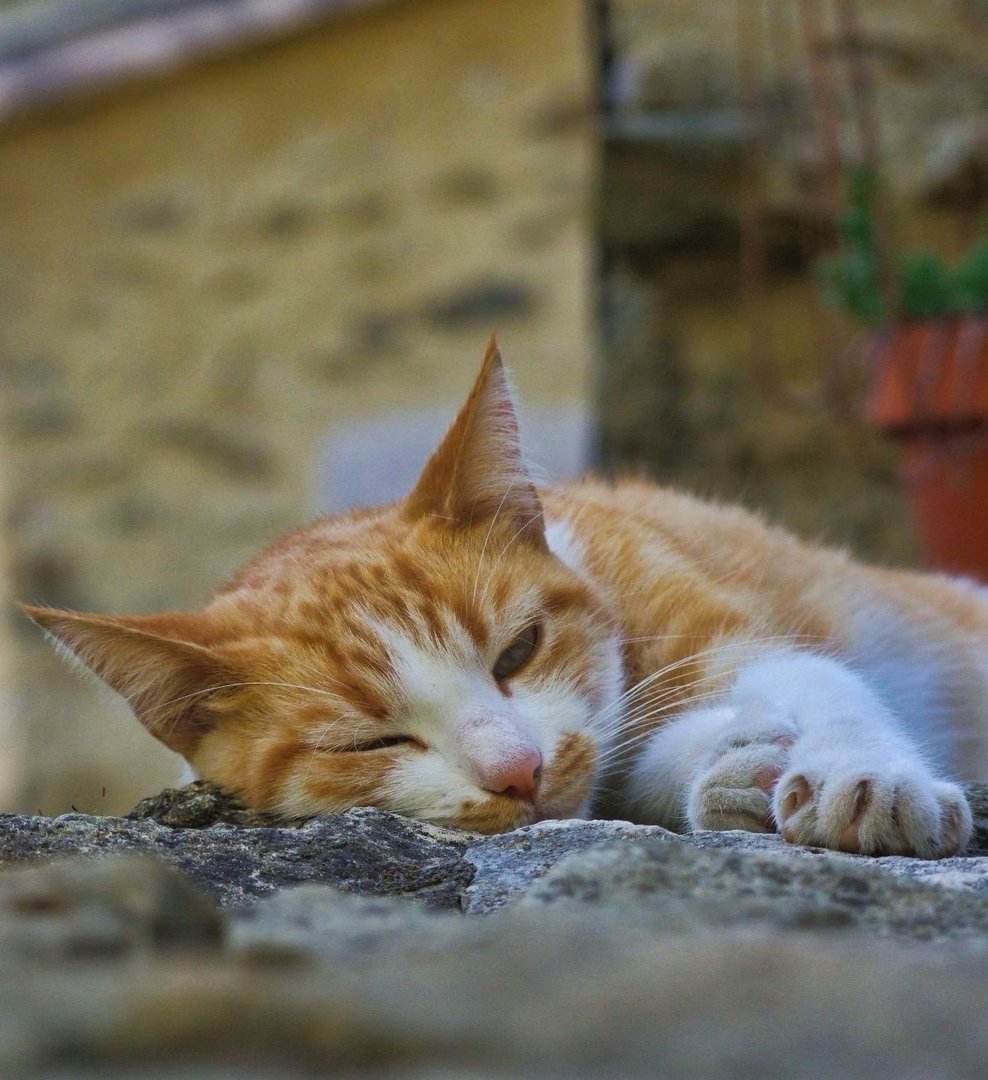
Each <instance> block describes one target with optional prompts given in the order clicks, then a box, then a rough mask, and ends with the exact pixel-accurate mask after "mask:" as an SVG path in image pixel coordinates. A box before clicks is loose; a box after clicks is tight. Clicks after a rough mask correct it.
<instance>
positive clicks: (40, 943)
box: [0, 855, 224, 960]
mask: <svg viewBox="0 0 988 1080" xmlns="http://www.w3.org/2000/svg"><path fill="white" fill-rule="evenodd" d="M223 929H224V927H223V922H222V920H221V919H220V914H219V911H218V909H217V908H216V905H215V904H213V903H212V902H211V901H210V900H208V899H207V897H206V896H205V895H204V894H203V893H202V891H201V890H200V889H198V888H197V887H196V886H195V885H194V884H193V883H192V882H191V881H190V880H189V879H188V878H187V877H186V876H185V875H184V874H180V873H179V872H178V871H177V870H174V869H172V868H171V867H170V866H166V865H165V864H164V863H163V862H161V861H160V860H158V859H153V858H149V857H147V856H140V855H129V856H108V857H103V858H99V859H91V860H88V861H82V860H73V861H66V860H59V861H55V862H52V863H41V864H38V865H33V866H22V867H15V868H13V869H8V870H5V871H3V872H2V873H0V952H7V953H10V952H16V953H20V954H24V955H26V956H30V957H33V958H35V959H47V960H59V959H62V960H64V959H66V958H72V957H79V956H108V955H109V956H116V955H120V954H123V953H132V952H135V951H136V952H156V951H161V950H164V949H189V948H208V947H212V946H218V945H219V944H220V942H221V940H222V937H223Z"/></svg>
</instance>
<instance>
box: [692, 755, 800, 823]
mask: <svg viewBox="0 0 988 1080" xmlns="http://www.w3.org/2000/svg"><path fill="white" fill-rule="evenodd" d="M786 749H787V747H780V746H779V745H778V744H776V743H775V742H772V743H757V744H756V743H751V744H747V745H744V746H738V747H734V748H733V749H732V750H730V751H729V752H727V753H725V754H723V755H722V756H721V757H720V758H718V760H717V761H716V762H715V764H714V765H713V766H712V767H711V768H709V769H707V770H706V772H704V773H702V774H701V775H700V776H699V777H698V778H697V779H696V781H695V782H694V784H693V785H692V787H691V789H690V791H689V793H688V796H687V804H686V816H687V819H688V821H689V825H690V828H691V829H714V830H724V829H743V830H745V831H746V832H775V819H774V817H773V815H772V792H773V791H774V789H775V785H776V782H777V781H778V779H779V776H780V775H781V773H782V769H783V767H784V753H785V750H786Z"/></svg>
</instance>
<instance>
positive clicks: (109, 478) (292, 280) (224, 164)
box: [0, 0, 593, 813]
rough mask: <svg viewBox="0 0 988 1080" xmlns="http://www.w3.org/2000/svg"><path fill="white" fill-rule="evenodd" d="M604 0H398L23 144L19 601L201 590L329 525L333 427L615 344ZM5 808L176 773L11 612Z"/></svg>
mask: <svg viewBox="0 0 988 1080" xmlns="http://www.w3.org/2000/svg"><path fill="white" fill-rule="evenodd" d="M584 15H585V12H584V10H583V5H582V4H581V3H580V2H578V0H539V3H537V4H532V3H530V2H529V0H499V2H498V3H497V4H496V5H493V4H490V3H489V2H487V0H415V2H402V3H393V4H382V5H380V6H378V7H376V8H374V9H372V10H369V11H367V12H365V13H362V14H353V15H350V16H346V17H340V18H337V19H330V20H328V21H324V22H323V23H322V24H320V25H318V26H317V27H315V28H313V29H311V30H309V31H307V32H305V33H300V34H297V35H295V36H294V37H293V38H292V39H290V40H285V41H272V42H270V43H268V44H265V45H263V46H261V47H258V48H253V49H247V50H243V51H240V52H238V53H236V54H235V55H228V56H224V57H221V58H219V59H213V60H210V61H208V62H205V63H200V64H197V65H195V66H194V67H192V68H190V69H189V70H186V71H184V72H183V73H181V74H178V75H175V76H167V77H160V76H159V77H156V78H154V79H153V80H149V81H143V82H142V81H140V80H137V81H134V80H132V81H131V82H130V83H128V85H126V86H124V87H119V88H117V89H115V90H113V91H112V92H107V93H102V94H100V95H98V96H96V97H91V98H89V97H87V98H84V99H79V100H75V101H73V102H70V103H67V104H63V105H61V106H59V107H56V108H50V109H47V110H45V111H41V112H36V113H34V114H30V115H28V116H26V117H24V118H22V119H19V120H17V121H12V122H9V123H8V124H7V125H6V127H5V128H4V129H2V130H0V230H2V236H3V243H2V255H0V296H2V297H3V306H2V313H0V334H2V338H0V350H2V354H0V394H2V398H0V400H2V416H0V423H2V430H3V449H2V455H3V456H2V462H3V471H4V481H5V484H6V491H5V494H4V496H3V506H2V523H3V543H4V545H5V546H6V549H7V561H8V566H9V575H8V576H9V582H10V586H11V592H12V595H13V597H14V598H17V599H21V600H26V601H30V602H34V603H46V604H51V605H61V606H68V607H72V608H77V609H82V610H109V611H125V610H141V611H144V610H154V609H160V608H166V607H178V608H180V607H188V606H193V605H196V604H199V603H201V602H203V601H204V600H205V599H206V598H207V597H208V595H209V592H210V590H211V588H212V587H213V586H215V585H216V584H218V583H219V582H220V581H221V580H223V579H224V578H225V577H226V576H227V575H228V574H229V573H230V572H232V571H233V570H234V569H235V567H236V566H237V565H238V563H239V562H240V561H241V560H242V559H243V558H244V557H246V556H247V555H249V554H250V553H252V552H254V551H255V550H256V549H257V548H258V547H259V546H260V545H261V544H263V543H264V542H266V541H268V540H270V539H272V538H273V537H275V536H276V535H278V534H279V533H281V532H283V531H284V530H286V529H287V528H289V527H292V526H293V525H295V524H298V523H300V522H302V521H304V520H306V518H307V517H308V516H310V515H311V513H312V510H313V499H314V492H315V487H316V482H317V477H319V476H321V474H322V473H323V471H324V465H323V463H322V462H320V461H319V460H318V456H319V452H320V449H321V448H323V447H324V446H325V444H326V436H327V433H329V432H331V431H333V430H334V429H335V428H336V427H337V426H338V425H340V424H342V423H344V422H347V421H349V420H350V419H352V418H354V417H357V418H359V417H362V416H370V415H374V414H378V413H380V412H385V411H391V410H398V409H401V408H406V407H411V408H419V407H430V408H432V407H442V408H448V409H449V411H450V415H452V411H453V409H454V408H455V407H456V404H457V403H458V400H459V398H460V397H461V395H462V394H463V393H465V391H466V389H467V388H468V386H469V384H470V381H471V379H472V376H473V374H474V372H475V370H476V367H477V365H478V364H479V361H480V358H481V356H482V354H483V350H484V347H485V344H486V340H487V336H488V334H489V332H490V331H491V329H493V328H497V329H498V330H499V333H500V335H501V341H502V347H503V351H504V353H505V356H506V358H507V359H508V360H509V362H510V363H511V365H512V367H513V369H514V372H515V375H516V378H517V382H518V385H519V388H520V390H521V392H522V394H523V396H525V397H526V398H527V399H528V400H529V401H531V402H533V403H535V404H538V403H539V402H559V401H566V400H575V399H576V398H578V397H579V396H580V394H581V393H582V392H583V390H584V373H585V370H586V366H587V361H588V358H589V355H590V345H589V333H588V330H589V322H590V319H589V310H590V305H589V302H588V288H589V251H590V236H591V233H590V229H589V227H588V221H587V208H588V192H589V183H590V175H591V167H592V157H593V150H592V147H593V142H592V136H591V131H590V93H591V88H592V79H591V76H590V63H591V58H590V56H589V54H588V50H587V47H586V26H585V23H584ZM3 620H4V621H3V624H2V635H3V642H0V643H5V644H6V646H8V647H9V651H10V652H11V653H12V658H13V666H14V669H15V673H16V675H15V680H14V690H15V693H16V698H17V702H18V716H17V718H16V719H17V725H18V728H17V730H20V731H21V732H22V733H23V747H22V749H23V753H22V756H21V757H20V760H19V762H18V765H17V769H16V772H17V774H18V777H19V781H20V783H19V784H18V785H17V789H16V790H15V791H12V792H11V791H7V792H3V793H0V798H2V799H3V802H4V807H3V808H5V809H9V808H14V807H17V808H20V809H25V810H29V811H36V810H43V811H45V812H52V811H56V810H64V809H66V808H67V807H68V805H69V804H74V805H76V806H78V807H79V808H80V809H84V810H86V811H88V812H96V813H99V812H105V811H113V810H119V809H121V808H125V807H127V806H128V805H130V804H132V803H133V801H134V800H135V798H137V797H139V796H141V795H144V794H147V793H148V792H149V791H152V790H154V789H155V788H156V787H159V786H160V785H161V783H162V782H164V781H166V780H170V779H172V778H173V777H174V775H175V774H176V771H177V764H178V762H177V759H176V758H174V757H173V756H172V755H171V754H169V753H168V752H167V751H165V750H163V749H162V748H160V747H159V746H158V745H157V744H156V743H155V742H154V741H153V740H151V739H150V737H148V736H146V735H145V734H144V733H143V732H142V731H140V730H139V729H138V727H137V724H136V722H135V721H134V720H133V719H132V718H131V717H130V716H129V714H128V712H127V710H126V709H124V708H123V707H122V705H121V704H120V703H119V702H114V703H112V704H110V703H102V702H100V700H99V699H98V698H97V696H96V692H95V690H93V689H92V688H90V687H88V686H87V685H84V684H83V683H82V682H81V681H80V680H79V679H78V678H77V677H75V676H74V675H73V674H71V673H69V672H68V671H67V670H66V669H65V668H64V667H63V666H62V665H61V664H60V663H59V662H58V661H57V660H56V659H55V658H54V656H53V655H52V654H51V651H50V650H49V649H48V648H47V646H46V645H44V644H43V643H42V642H41V640H40V634H39V633H38V632H37V631H36V630H35V628H34V627H32V626H30V625H28V624H26V621H25V620H23V619H22V618H21V617H20V616H19V615H18V614H17V613H16V611H15V610H14V608H13V605H12V603H11V602H10V598H9V597H8V598H7V599H6V600H5V606H4V610H3Z"/></svg>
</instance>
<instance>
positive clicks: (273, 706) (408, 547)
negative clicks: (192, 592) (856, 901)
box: [26, 341, 988, 858]
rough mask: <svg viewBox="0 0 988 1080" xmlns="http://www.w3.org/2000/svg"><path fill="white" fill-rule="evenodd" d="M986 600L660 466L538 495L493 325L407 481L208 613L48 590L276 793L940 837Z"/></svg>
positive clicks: (77, 633) (280, 800)
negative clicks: (691, 488)
mask: <svg viewBox="0 0 988 1080" xmlns="http://www.w3.org/2000/svg"><path fill="white" fill-rule="evenodd" d="M986 595H988V594H986V593H982V592H981V591H980V590H979V589H978V588H977V587H976V586H974V585H971V584H968V583H965V582H959V581H952V580H948V579H946V578H942V577H941V578H938V577H932V576H924V575H919V574H911V573H903V572H892V571H883V570H877V569H869V568H866V567H862V566H859V565H856V564H855V563H853V562H851V561H850V560H849V559H847V558H846V557H845V556H844V555H842V554H839V553H837V552H833V551H827V550H819V549H816V548H813V547H808V546H804V545H802V544H800V543H799V542H797V541H796V540H795V539H793V538H792V537H791V536H789V535H787V534H786V533H784V532H781V531H779V530H776V529H772V528H769V527H767V526H766V525H764V524H763V523H762V522H761V521H759V520H758V519H756V518H754V517H752V516H751V515H749V514H748V513H745V512H743V511H741V510H738V509H725V508H722V507H717V506H711V505H707V504H705V503H702V502H699V501H696V500H694V499H691V498H689V497H686V496H683V495H678V494H674V493H672V492H670V491H666V490H663V489H661V488H657V487H652V486H649V485H646V484H641V483H625V484H620V485H618V486H617V487H611V486H608V485H605V484H603V483H597V482H593V481H587V482H584V483H578V484H567V485H563V486H560V487H556V488H547V489H546V490H544V491H539V492H537V491H536V489H535V486H534V485H533V483H532V481H531V479H530V478H529V476H528V474H527V472H526V469H525V465H524V462H523V460H522V456H521V452H520V449H519V442H518V428H517V422H516V418H515V410H514V406H513V403H512V399H511V395H510V392H509V388H508V385H507V382H506V379H505V374H504V371H503V368H502V365H501V360H500V357H499V355H498V352H497V349H496V347H495V345H494V343H493V341H492V343H491V347H490V348H489V350H488V353H487V357H486V359H485V361H484V364H483V367H482V369H481V371H480V375H479V377H478V379H477V382H476V384H475V386H474V388H473V391H472V392H471V394H470V396H469V398H468V399H467V402H466V404H465V405H464V406H463V409H462V410H461V412H460V414H459V416H458V417H457V418H456V421H455V422H454V424H453V426H452V427H451V428H450V430H449V432H448V434H447V435H446V437H445V439H444V440H443V442H442V444H441V445H440V447H439V449H438V450H437V451H436V452H435V454H434V455H433V456H432V458H431V459H430V461H429V462H428V464H427V465H426V467H425V470H424V472H423V473H422V476H421V478H420V479H419V481H418V483H417V485H416V487H415V489H414V490H413V491H412V493H411V494H410V495H409V496H408V497H407V498H406V499H405V500H404V501H403V502H400V503H398V504H396V505H392V506H384V507H379V508H376V509H372V510H363V511H359V512H357V513H351V514H346V515H340V516H335V517H329V518H326V519H324V520H322V521H318V522H316V523H315V524H313V525H310V526H308V527H307V528H303V529H300V530H299V531H297V532H294V533H292V534H290V535H289V536H287V537H285V538H284V539H282V540H280V541H279V542H277V543H276V544H274V545H273V546H271V547H270V548H268V549H267V550H266V551H264V552H262V553H261V554H260V555H259V556H258V557H257V558H255V559H254V560H253V561H251V562H249V563H248V564H247V565H246V566H245V567H244V568H243V569H242V570H241V571H240V572H239V573H238V574H237V575H236V576H235V577H234V578H233V580H232V581H230V582H229V584H227V585H226V586H224V587H223V588H222V589H221V590H220V591H219V592H218V593H217V594H216V596H215V598H214V599H213V600H212V602H211V603H210V604H209V605H208V606H207V607H206V608H205V609H204V610H203V611H200V612H195V613H191V614H184V613H177V612H173V613H167V614H162V615H81V614H75V613H71V612H66V611H56V610H50V609H44V608H27V609H26V610H27V611H28V613H29V614H30V615H31V616H32V617H33V618H34V619H35V620H36V621H37V622H38V623H40V624H41V626H42V627H44V628H45V630H47V631H48V633H49V634H50V635H52V637H53V638H55V639H56V640H57V641H58V642H59V643H60V644H61V645H62V646H64V647H65V648H66V649H67V650H69V651H70V652H71V653H72V654H73V655H74V656H75V657H76V658H77V659H78V660H80V661H81V662H82V663H83V664H84V665H86V666H87V667H88V668H90V669H91V670H92V671H94V672H96V673H97V674H98V675H99V676H101V677H102V678H103V679H104V680H105V681H106V682H107V683H109V685H110V686H111V687H113V689H115V690H116V691H118V692H119V693H121V694H123V695H124V697H126V698H127V700H128V701H129V702H130V704H131V706H132V707H133V709H134V712H135V713H136V714H137V716H138V717H139V719H140V720H141V722H142V723H143V724H144V725H145V727H146V728H147V729H148V730H149V731H150V732H151V733H152V734H153V735H154V736H156V737H157V738H158V739H160V740H161V741H162V742H163V743H165V744H166V745H167V746H169V747H171V748H172V749H173V750H175V751H177V752H178V753H180V754H182V755H183V756H184V757H185V758H186V759H187V760H188V762H189V763H190V764H191V765H192V766H193V768H194V769H195V770H196V772H197V773H198V774H199V775H200V776H202V777H204V778H207V779H209V780H213V781H215V782H216V783H218V784H220V785H222V786H223V787H224V788H227V789H228V790H230V791H232V792H236V793H237V794H238V795H239V796H240V797H241V798H242V799H243V800H244V801H245V802H246V803H248V804H250V805H253V806H256V807H261V808H264V809H268V810H273V811H280V812H282V813H285V814H288V815H299V816H304V815H312V814H316V813H319V812H322V811H333V810H342V809H344V808H346V807H351V806H357V805H371V806H379V807H384V808H386V809H388V810H393V811H397V812H399V813H403V814H410V815H413V816H415V817H420V818H424V819H426V820H428V821H434V822H441V823H443V824H447V825H457V826H463V827H465V828H468V829H477V830H480V831H482V832H496V831H500V830H507V829H513V828H516V827H517V826H520V825H524V824H526V823H529V822H533V821H538V820H541V819H544V818H555V817H572V816H581V815H587V814H591V813H596V814H605V813H606V814H609V815H620V816H623V817H628V818H631V819H633V820H636V821H641V822H657V823H660V824H663V825H667V826H671V827H673V828H682V827H688V828H692V829H732V828H733V829H747V830H751V831H756V832H757V831H773V830H778V831H780V832H781V833H782V835H783V836H784V837H785V838H786V839H787V840H790V841H792V842H794V843H804V844H818V845H824V846H827V847H831V848H838V849H841V850H845V851H860V852H870V853H899V852H902V853H915V854H917V855H921V856H925V857H931V858H932V857H938V856H944V855H950V854H952V853H954V852H956V851H958V850H961V849H962V848H963V847H964V845H965V844H966V842H967V840H968V837H969V835H970V832H971V813H970V810H969V808H968V805H967V802H966V800H965V798H964V795H963V794H962V792H961V789H960V788H959V787H958V786H957V784H956V783H955V781H957V780H974V779H985V778H986V777H988V724H986V717H988V664H986V646H988V605H986V603H985V597H986Z"/></svg>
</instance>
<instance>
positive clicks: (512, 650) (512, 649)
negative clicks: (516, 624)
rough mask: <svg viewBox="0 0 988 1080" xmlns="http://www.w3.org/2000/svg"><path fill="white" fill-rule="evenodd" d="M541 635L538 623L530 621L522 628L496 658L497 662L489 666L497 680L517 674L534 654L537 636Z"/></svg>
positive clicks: (537, 642)
mask: <svg viewBox="0 0 988 1080" xmlns="http://www.w3.org/2000/svg"><path fill="white" fill-rule="evenodd" d="M541 636H542V629H541V627H540V626H539V624H538V623H532V625H531V626H529V627H528V628H527V629H526V630H523V631H522V632H521V633H520V634H519V635H518V636H517V637H516V638H515V640H514V641H512V642H511V644H510V645H509V646H508V647H507V648H506V649H505V650H504V652H503V653H501V655H500V656H499V657H498V658H497V663H496V664H495V665H494V667H493V668H491V674H492V675H493V676H494V678H495V679H496V680H497V682H502V681H503V680H504V679H510V678H511V676H512V675H517V674H518V672H519V671H521V669H522V668H523V667H524V666H525V665H526V664H527V663H528V661H529V660H531V659H532V657H533V656H534V655H535V650H536V649H537V648H538V647H539V638H540V637H541Z"/></svg>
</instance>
